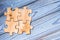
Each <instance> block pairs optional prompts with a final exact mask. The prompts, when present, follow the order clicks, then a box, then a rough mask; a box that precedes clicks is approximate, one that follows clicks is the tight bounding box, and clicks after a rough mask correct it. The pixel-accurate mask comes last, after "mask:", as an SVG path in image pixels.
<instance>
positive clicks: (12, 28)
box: [4, 19, 18, 35]
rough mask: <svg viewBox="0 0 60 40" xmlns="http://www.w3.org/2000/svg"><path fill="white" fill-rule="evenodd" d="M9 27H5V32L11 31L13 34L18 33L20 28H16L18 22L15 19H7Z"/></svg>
mask: <svg viewBox="0 0 60 40" xmlns="http://www.w3.org/2000/svg"><path fill="white" fill-rule="evenodd" d="M6 25H7V26H8V27H7V28H5V29H4V31H5V32H8V33H10V35H12V34H13V33H14V32H15V33H17V31H18V29H16V25H18V22H14V21H13V19H11V21H6Z"/></svg>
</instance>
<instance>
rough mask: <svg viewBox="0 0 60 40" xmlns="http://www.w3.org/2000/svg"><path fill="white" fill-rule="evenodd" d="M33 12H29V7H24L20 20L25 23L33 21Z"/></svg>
mask: <svg viewBox="0 0 60 40" xmlns="http://www.w3.org/2000/svg"><path fill="white" fill-rule="evenodd" d="M31 12H32V11H31V10H28V9H27V7H24V8H23V9H22V10H21V16H18V20H21V21H23V22H24V23H25V22H26V20H27V21H31V17H30V16H29V14H30V13H31Z"/></svg>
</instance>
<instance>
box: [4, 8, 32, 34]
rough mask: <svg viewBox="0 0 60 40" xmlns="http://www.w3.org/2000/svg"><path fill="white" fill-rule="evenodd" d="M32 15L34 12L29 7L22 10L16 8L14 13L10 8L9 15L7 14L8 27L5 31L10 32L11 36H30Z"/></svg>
mask: <svg viewBox="0 0 60 40" xmlns="http://www.w3.org/2000/svg"><path fill="white" fill-rule="evenodd" d="M30 13H32V11H31V10H30V9H28V8H27V7H23V8H22V9H19V8H15V10H13V11H12V10H11V8H8V9H7V13H6V12H5V16H7V19H6V25H7V26H8V27H7V28H5V29H4V31H5V32H9V33H10V35H12V34H13V32H15V33H18V34H22V33H23V32H26V34H30V30H31V26H30V22H31V17H30V16H29V14H30Z"/></svg>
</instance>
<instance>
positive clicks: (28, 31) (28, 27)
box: [23, 21, 32, 34]
mask: <svg viewBox="0 0 60 40" xmlns="http://www.w3.org/2000/svg"><path fill="white" fill-rule="evenodd" d="M31 29H32V27H31V25H30V21H27V22H26V23H25V24H24V27H23V31H24V32H26V34H30V30H31Z"/></svg>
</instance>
